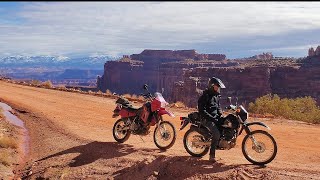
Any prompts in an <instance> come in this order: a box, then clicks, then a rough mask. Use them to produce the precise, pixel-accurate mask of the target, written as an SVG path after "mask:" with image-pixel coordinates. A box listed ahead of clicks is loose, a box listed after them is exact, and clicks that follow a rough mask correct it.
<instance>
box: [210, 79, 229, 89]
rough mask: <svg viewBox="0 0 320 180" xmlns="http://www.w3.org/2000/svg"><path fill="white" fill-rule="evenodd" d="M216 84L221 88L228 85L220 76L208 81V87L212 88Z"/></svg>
mask: <svg viewBox="0 0 320 180" xmlns="http://www.w3.org/2000/svg"><path fill="white" fill-rule="evenodd" d="M215 84H216V85H217V86H219V87H220V88H226V86H225V85H224V84H223V82H222V81H221V80H220V79H219V78H216V77H212V78H210V79H209V82H208V87H209V88H211V87H212V86H213V85H215Z"/></svg>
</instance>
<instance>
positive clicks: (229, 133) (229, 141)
mask: <svg viewBox="0 0 320 180" xmlns="http://www.w3.org/2000/svg"><path fill="white" fill-rule="evenodd" d="M236 140H237V130H236V129H230V128H223V130H222V134H221V138H220V141H219V148H220V149H231V148H233V147H234V146H235V145H236Z"/></svg>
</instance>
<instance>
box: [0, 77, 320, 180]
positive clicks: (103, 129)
mask: <svg viewBox="0 0 320 180" xmlns="http://www.w3.org/2000/svg"><path fill="white" fill-rule="evenodd" d="M0 100H1V101H3V102H4V103H7V104H8V105H10V106H11V107H12V108H13V109H15V112H16V115H17V116H18V117H20V118H21V119H22V120H23V121H24V122H25V125H26V127H27V129H28V131H29V135H30V141H31V142H30V153H29V154H28V156H27V157H26V164H24V165H23V166H22V165H21V166H22V168H21V166H20V167H17V168H18V169H19V168H20V171H17V177H22V178H23V179H37V178H50V179H63V178H66V179H299V180H300V179H320V178H319V175H320V155H319V152H320V151H319V149H320V143H319V140H320V126H319V125H313V124H308V123H304V122H297V121H290V120H286V119H268V118H250V119H249V121H262V122H265V123H266V124H267V125H268V126H270V127H271V129H272V130H271V131H269V133H271V134H272V135H273V136H274V138H275V139H276V141H277V144H278V154H277V156H276V158H275V159H274V160H273V161H272V162H271V163H269V164H267V165H266V166H265V167H260V166H256V165H251V164H250V163H249V162H248V161H247V160H246V159H245V158H244V156H243V155H242V152H241V147H240V145H241V141H242V139H243V137H244V136H243V135H241V136H240V137H239V139H238V141H237V145H236V147H235V148H233V149H230V150H224V151H222V150H219V151H217V157H218V158H221V159H220V160H219V162H220V164H212V163H210V162H209V161H208V155H205V156H204V157H202V158H194V157H191V156H190V155H189V154H188V153H187V152H186V150H185V149H184V147H183V144H182V138H183V135H184V133H185V132H186V131H187V129H188V128H185V129H184V130H183V131H179V127H180V120H179V116H185V115H186V114H187V112H186V111H182V110H179V109H173V108H172V109H171V111H172V112H173V113H174V114H175V115H176V117H175V118H170V117H169V116H165V117H164V119H166V120H169V121H171V122H173V124H174V125H175V127H176V129H177V133H178V137H177V140H176V143H175V144H174V146H173V147H172V148H170V149H169V150H167V151H165V152H161V151H160V150H158V149H157V147H156V145H155V144H154V142H153V139H152V135H153V134H152V133H150V134H149V135H147V136H143V137H141V138H142V139H143V140H142V139H141V138H140V137H139V136H134V135H132V136H131V137H130V138H129V140H128V141H126V142H125V143H123V144H118V143H117V142H116V141H115V140H114V139H113V136H112V127H113V124H114V122H115V120H116V119H113V118H111V116H112V111H113V109H114V106H115V99H109V98H103V97H97V96H92V95H86V94H78V93H72V92H62V91H56V90H49V89H42V88H35V87H28V86H22V85H17V84H11V83H6V82H3V81H0ZM136 106H139V104H136ZM258 128H259V129H262V128H260V127H257V128H256V129H258Z"/></svg>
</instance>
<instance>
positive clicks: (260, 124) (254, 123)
mask: <svg viewBox="0 0 320 180" xmlns="http://www.w3.org/2000/svg"><path fill="white" fill-rule="evenodd" d="M252 125H259V126H263V127H265V128H267V129H269V130H271V128H270V127H269V126H267V125H265V124H264V123H262V122H250V123H246V124H245V126H242V127H241V130H240V132H239V135H240V134H241V133H242V131H243V129H245V131H246V132H247V133H250V130H249V128H248V127H249V126H252Z"/></svg>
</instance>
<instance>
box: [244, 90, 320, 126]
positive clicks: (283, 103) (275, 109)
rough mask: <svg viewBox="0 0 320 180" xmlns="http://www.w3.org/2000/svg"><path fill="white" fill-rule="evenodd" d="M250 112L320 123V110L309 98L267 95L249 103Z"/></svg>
mask: <svg viewBox="0 0 320 180" xmlns="http://www.w3.org/2000/svg"><path fill="white" fill-rule="evenodd" d="M248 110H249V111H251V112H252V113H257V114H268V113H270V114H272V115H274V116H278V117H284V118H288V119H292V120H298V121H305V122H311V123H320V108H319V107H318V106H317V103H316V101H315V100H314V99H313V98H312V97H310V96H308V97H300V98H295V99H288V98H283V99H281V98H280V97H279V96H278V95H276V94H275V95H271V94H267V95H265V96H262V97H259V98H257V99H256V100H255V102H251V103H249V108H248Z"/></svg>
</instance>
